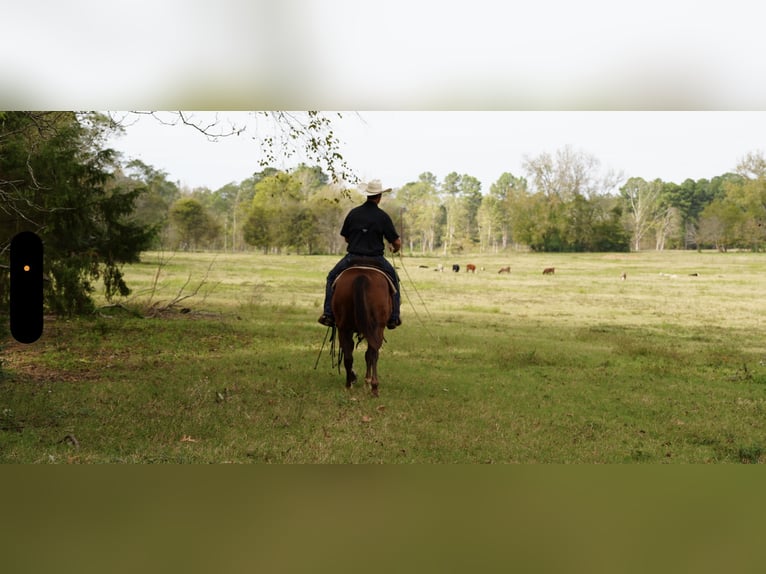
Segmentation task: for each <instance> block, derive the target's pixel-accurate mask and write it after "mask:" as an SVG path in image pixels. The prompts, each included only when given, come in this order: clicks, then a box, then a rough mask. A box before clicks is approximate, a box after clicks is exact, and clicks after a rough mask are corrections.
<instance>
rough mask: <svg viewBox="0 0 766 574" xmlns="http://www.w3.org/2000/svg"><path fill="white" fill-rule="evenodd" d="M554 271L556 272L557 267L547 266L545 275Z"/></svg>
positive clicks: (544, 270)
mask: <svg viewBox="0 0 766 574" xmlns="http://www.w3.org/2000/svg"><path fill="white" fill-rule="evenodd" d="M554 273H556V268H555V267H546V268H545V269H543V275H553V274H554Z"/></svg>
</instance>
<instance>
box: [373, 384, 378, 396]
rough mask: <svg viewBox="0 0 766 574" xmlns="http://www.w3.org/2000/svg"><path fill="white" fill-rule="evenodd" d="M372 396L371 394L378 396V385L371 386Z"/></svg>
mask: <svg viewBox="0 0 766 574" xmlns="http://www.w3.org/2000/svg"><path fill="white" fill-rule="evenodd" d="M372 396H373V397H378V396H380V395H379V394H378V387H377V386H375V387H372Z"/></svg>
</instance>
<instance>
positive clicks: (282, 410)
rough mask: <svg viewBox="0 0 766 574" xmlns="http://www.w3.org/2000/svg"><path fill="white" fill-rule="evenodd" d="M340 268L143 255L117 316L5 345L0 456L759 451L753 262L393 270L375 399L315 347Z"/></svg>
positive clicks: (761, 389) (668, 457)
mask: <svg viewBox="0 0 766 574" xmlns="http://www.w3.org/2000/svg"><path fill="white" fill-rule="evenodd" d="M163 259H164V263H163V264H162V266H161V269H160V274H159V277H158V278H157V281H156V283H155V276H156V273H157V271H158V268H160V266H159V264H158V262H159V261H161V260H163ZM336 260H337V258H336V257H324V256H322V257H320V256H317V257H299V256H285V257H277V256H263V255H253V254H248V255H231V254H226V255H225V254H218V255H215V254H203V253H200V254H175V255H173V256H172V257H167V256H166V257H164V258H161V257H160V256H159V255H158V254H146V256H145V257H144V262H143V263H141V264H137V265H134V266H131V267H129V268H127V269H126V276H127V279H128V282H129V284H130V285H132V286H133V287H134V293H135V294H134V296H132V297H131V298H129V299H128V300H125V301H123V302H122V303H123V304H124V308H119V307H118V308H104V309H103V310H102V313H101V314H100V315H98V316H95V317H90V318H79V319H72V320H65V319H52V318H47V319H46V325H45V333H44V335H43V337H42V338H41V340H40V341H38V342H37V343H35V344H33V345H26V346H24V345H20V344H17V343H14V342H12V341H10V340H6V342H5V343H4V345H3V353H2V358H3V367H2V373H3V378H2V380H0V461H2V462H31V463H48V462H55V463H67V462H72V463H104V462H118V463H119V462H121V463H169V462H173V463H221V462H237V463H249V462H258V463H262V462H267V463H269V462H270V463H346V462H372V463H413V462H419V463H422V462H426V463H427V462H431V463H490V462H493V463H671V464H672V463H759V462H764V461H766V424H765V423H764V420H766V419H764V413H765V412H766V366H765V365H766V339H765V338H764V325H763V321H762V317H763V316H764V311H766V302H764V301H763V297H762V296H761V293H760V292H759V289H760V288H761V287H760V285H761V282H762V279H761V278H762V277H763V275H764V271H766V257H765V256H763V255H759V254H745V253H729V254H719V253H640V254H620V255H617V254H582V255H580V254H571V255H564V254H555V255H541V254H523V253H519V254H510V255H507V256H491V255H482V256H472V257H460V258H455V257H453V258H449V259H446V258H445V259H443V258H439V257H409V258H406V259H404V260H403V267H402V266H401V263H400V275H401V277H402V280H403V285H404V294H405V296H404V299H403V307H402V316H403V320H404V325H403V326H402V327H401V328H399V329H397V330H395V331H390V332H387V335H386V337H387V342H386V344H385V345H384V347H383V349H382V352H381V358H380V364H379V373H380V378H381V389H380V391H381V396H380V398H378V399H375V398H373V397H372V396H371V395H370V393H369V391H368V390H367V389H366V388H364V386H361V387H357V388H354V389H352V390H351V391H350V392H349V391H346V390H345V388H344V377H343V375H341V374H339V373H338V370H337V368H334V367H333V365H332V363H331V357H330V345H329V343H328V344H327V345H325V347H324V349H323V351H322V353H321V355H320V349H321V348H322V342H323V337H324V335H325V329H324V328H323V327H321V326H319V325H318V324H316V318H317V316H318V315H319V312H320V307H321V300H322V289H323V285H324V277H325V275H326V273H327V271H328V270H329V269H330V267H331V266H332V265H333V264H334V263H335V261H336ZM452 262H458V263H461V265H462V266H463V267H464V266H465V263H469V262H473V263H475V264H476V265H477V266H479V267H484V268H485V269H484V270H483V271H479V272H478V273H477V274H476V275H468V274H465V273H463V272H460V273H457V274H456V273H452V272H447V271H445V272H444V273H437V272H435V271H434V267H435V266H436V264H438V263H443V264H445V267H446V266H447V264H449V265H451V263H452ZM421 265H422V266H427V267H420V266H421ZM505 265H511V274H510V275H506V274H503V275H499V274H497V269H499V268H500V267H501V266H505ZM549 266H554V267H556V274H555V275H553V276H543V275H542V269H543V267H549ZM623 272H626V273H627V280H625V281H621V280H620V275H621V273H623ZM692 273H698V275H697V276H692V275H691V274H692ZM190 277H191V279H190V280H189V278H190ZM187 280H188V284H187ZM197 287H199V290H198V291H197V292H196V295H194V296H193V297H189V298H186V299H183V300H182V301H179V302H178V303H177V305H174V306H171V307H170V308H169V309H166V310H165V311H163V312H160V310H161V309H162V308H163V307H166V306H167V305H168V304H169V303H170V302H171V301H173V300H174V299H176V298H178V297H179V295H180V296H182V297H183V296H185V295H189V294H191V293H192V292H193V291H194V290H195V289H196V288H197ZM182 308H185V309H188V310H189V312H187V313H180V312H179V311H180V309H182ZM147 310H152V311H153V312H152V313H151V316H149V317H140V316H138V314H146V313H147ZM137 312H139V313H137ZM355 358H356V361H357V366H358V369H357V370H361V369H363V366H362V363H363V360H364V359H363V352H361V350H360V351H357V353H356V354H355ZM317 359H319V362H318V367H317V368H316V369H315V364H316V361H317Z"/></svg>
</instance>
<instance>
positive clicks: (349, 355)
mask: <svg viewBox="0 0 766 574" xmlns="http://www.w3.org/2000/svg"><path fill="white" fill-rule="evenodd" d="M338 342H339V343H340V349H341V351H342V352H343V366H344V367H345V368H346V388H347V389H350V388H351V385H353V384H354V383H355V382H356V373H355V372H354V336H353V334H352V333H351V332H347V331H342V332H340V333H339V334H338Z"/></svg>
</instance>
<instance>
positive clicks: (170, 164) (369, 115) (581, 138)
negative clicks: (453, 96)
mask: <svg viewBox="0 0 766 574" xmlns="http://www.w3.org/2000/svg"><path fill="white" fill-rule="evenodd" d="M342 115H343V119H342V120H336V124H335V131H336V135H337V136H338V137H339V138H340V140H341V142H342V143H341V145H342V148H341V151H342V154H343V155H344V158H345V159H346V161H347V163H348V164H349V166H350V167H351V168H352V169H353V170H355V172H356V173H357V174H358V175H359V177H361V178H362V179H363V180H367V179H373V178H378V179H381V180H382V182H383V184H384V185H386V186H389V185H390V186H392V187H395V188H397V187H401V186H402V185H404V184H405V183H407V182H409V181H415V180H417V178H418V176H419V175H420V174H421V173H423V172H426V171H430V172H431V173H433V174H434V175H435V176H436V177H437V178H438V179H439V180H442V179H443V178H444V176H446V175H447V174H448V173H450V172H452V171H455V172H457V173H459V174H468V175H472V176H474V177H476V178H477V179H479V180H480V181H481V182H482V190H483V191H485V192H486V191H488V190H489V187H490V185H491V184H492V183H494V182H495V181H496V180H497V179H498V177H499V176H500V175H501V174H502V173H503V172H510V173H512V174H514V175H517V176H524V175H525V173H524V171H523V167H522V165H523V160H524V158H525V156H526V157H535V156H537V155H539V154H540V153H542V152H550V153H555V152H556V151H557V150H558V149H561V148H563V147H564V146H566V145H570V146H572V147H574V148H575V149H577V150H581V151H583V152H586V153H588V154H591V155H593V156H595V157H596V158H597V159H598V160H599V161H600V162H601V168H602V169H603V170H607V169H612V170H614V171H622V172H624V175H625V176H626V177H633V176H636V177H643V178H644V179H647V180H650V179H654V178H661V179H663V180H665V181H673V182H676V183H681V182H682V181H684V180H685V179H687V178H691V179H694V180H697V179H702V178H707V179H710V178H712V177H714V176H717V175H722V174H723V173H726V172H727V171H733V170H734V168H735V167H736V165H737V163H738V162H739V161H740V159H742V158H743V157H744V156H745V154H747V153H749V152H766V112H712V111H707V112H649V111H644V112H619V111H614V112H591V111H579V112H563V111H561V112H545V111H536V112H530V111H525V112H498V111H484V112H458V111H454V112H433V111H431V112H406V111H384V112H377V111H375V112H373V111H363V112H358V113H350V112H347V113H343V114H342ZM197 116H198V117H202V115H201V114H200V113H197ZM218 116H219V118H220V119H221V120H222V121H223V122H225V121H227V120H229V119H231V120H234V121H242V120H244V121H247V120H248V117H249V116H248V114H247V113H245V112H219V113H218ZM333 117H334V116H333ZM253 133H254V132H253V124H252V120H251V121H250V126H249V128H248V131H246V132H245V133H244V134H243V135H241V136H238V137H232V138H222V139H220V140H218V141H217V142H211V141H208V140H207V139H206V138H205V137H204V136H202V135H201V134H200V133H199V132H197V131H195V130H194V129H192V128H189V127H188V126H182V125H179V126H167V125H162V124H160V123H159V122H157V121H156V120H154V119H153V118H151V117H140V118H139V120H138V121H137V122H136V123H135V124H134V125H132V126H130V127H129V128H128V130H127V133H126V135H124V136H122V137H121V138H120V139H119V140H118V141H116V142H114V143H113V145H114V146H115V147H116V148H117V149H119V150H121V151H123V153H124V154H125V155H126V156H127V157H130V158H136V159H140V160H141V161H143V162H144V163H147V164H149V165H152V166H153V167H155V168H156V169H159V170H162V171H164V172H166V173H167V174H168V178H169V179H170V180H171V181H177V182H180V183H181V185H183V186H187V187H190V188H194V187H207V188H209V189H211V190H216V189H218V188H220V187H222V186H223V185H225V184H227V183H231V182H234V183H239V182H240V181H242V180H243V179H246V178H247V177H250V176H251V175H252V174H253V173H254V172H257V171H261V170H262V168H261V167H260V166H259V165H258V160H259V158H260V147H259V145H258V144H257V143H256V142H255V141H253V139H252V137H251V136H252V135H253ZM296 163H297V161H296V160H288V161H286V163H284V164H282V165H276V166H274V167H277V168H281V169H289V168H291V167H294V166H295V165H296Z"/></svg>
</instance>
